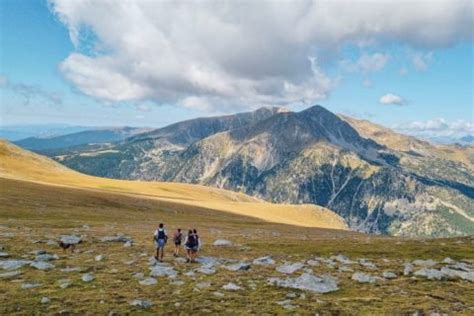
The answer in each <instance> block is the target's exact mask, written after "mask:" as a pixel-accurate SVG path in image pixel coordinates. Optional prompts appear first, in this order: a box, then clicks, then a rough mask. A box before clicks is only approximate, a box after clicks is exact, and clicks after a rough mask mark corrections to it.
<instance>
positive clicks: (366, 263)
mask: <svg viewBox="0 0 474 316" xmlns="http://www.w3.org/2000/svg"><path fill="white" fill-rule="evenodd" d="M359 264H360V265H361V266H363V267H365V268H368V269H371V270H376V269H377V266H376V265H375V264H374V263H373V262H370V261H368V260H367V259H360V260H359Z"/></svg>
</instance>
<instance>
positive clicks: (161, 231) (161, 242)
mask: <svg viewBox="0 0 474 316" xmlns="http://www.w3.org/2000/svg"><path fill="white" fill-rule="evenodd" d="M164 226H165V225H163V223H160V225H159V226H158V229H157V230H156V231H155V234H154V235H153V237H154V240H155V246H156V256H155V259H156V260H158V261H160V262H163V255H164V250H165V245H166V242H167V241H168V235H167V234H166V230H165V228H164Z"/></svg>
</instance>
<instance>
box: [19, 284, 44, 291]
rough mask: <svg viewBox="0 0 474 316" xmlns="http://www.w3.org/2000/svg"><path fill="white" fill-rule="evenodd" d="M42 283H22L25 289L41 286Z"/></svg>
mask: <svg viewBox="0 0 474 316" xmlns="http://www.w3.org/2000/svg"><path fill="white" fill-rule="evenodd" d="M40 286H41V284H40V283H23V284H22V285H21V288H22V289H24V290H29V289H34V288H37V287H40Z"/></svg>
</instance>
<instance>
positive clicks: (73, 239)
mask: <svg viewBox="0 0 474 316" xmlns="http://www.w3.org/2000/svg"><path fill="white" fill-rule="evenodd" d="M59 240H60V241H62V242H63V243H65V244H68V245H77V244H79V243H81V242H82V237H80V236H75V235H62V236H61V237H60V239H59ZM54 244H56V243H54Z"/></svg>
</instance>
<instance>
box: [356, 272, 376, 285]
mask: <svg viewBox="0 0 474 316" xmlns="http://www.w3.org/2000/svg"><path fill="white" fill-rule="evenodd" d="M351 279H352V280H354V281H357V282H359V283H375V282H377V277H374V276H371V275H370V274H367V273H364V272H356V273H354V274H353V275H352V277H351Z"/></svg>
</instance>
